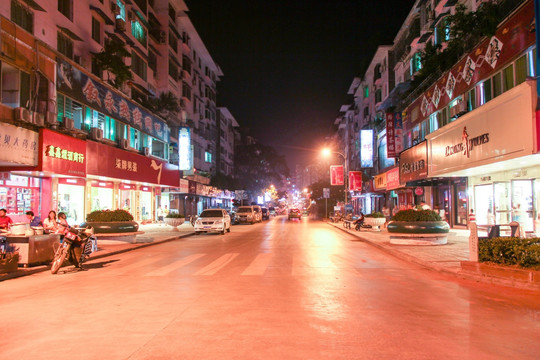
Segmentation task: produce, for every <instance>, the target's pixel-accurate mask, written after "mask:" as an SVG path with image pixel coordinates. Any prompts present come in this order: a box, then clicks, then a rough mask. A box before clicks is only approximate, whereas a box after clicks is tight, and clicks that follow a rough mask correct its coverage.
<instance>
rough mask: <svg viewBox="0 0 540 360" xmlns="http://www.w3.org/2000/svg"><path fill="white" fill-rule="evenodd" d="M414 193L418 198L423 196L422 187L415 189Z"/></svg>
mask: <svg viewBox="0 0 540 360" xmlns="http://www.w3.org/2000/svg"><path fill="white" fill-rule="evenodd" d="M414 193H415V194H416V195H418V196H420V195H424V188H423V187H420V186H419V187H417V188H416V189H414Z"/></svg>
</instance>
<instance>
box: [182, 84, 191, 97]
mask: <svg viewBox="0 0 540 360" xmlns="http://www.w3.org/2000/svg"><path fill="white" fill-rule="evenodd" d="M182 97H185V98H186V99H188V100H189V101H191V88H190V87H189V85H188V84H186V83H182Z"/></svg>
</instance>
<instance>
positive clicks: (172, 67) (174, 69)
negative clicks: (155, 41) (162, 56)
mask: <svg viewBox="0 0 540 360" xmlns="http://www.w3.org/2000/svg"><path fill="white" fill-rule="evenodd" d="M169 75H170V76H171V77H172V78H173V79H174V80H177V79H178V65H176V63H175V62H174V60H173V59H172V58H169Z"/></svg>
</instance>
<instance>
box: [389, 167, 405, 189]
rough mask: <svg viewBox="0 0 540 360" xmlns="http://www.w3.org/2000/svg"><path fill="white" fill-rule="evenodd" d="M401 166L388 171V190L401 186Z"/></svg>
mask: <svg viewBox="0 0 540 360" xmlns="http://www.w3.org/2000/svg"><path fill="white" fill-rule="evenodd" d="M400 185H401V184H400V182H399V168H393V169H392V170H388V171H387V172H386V190H394V189H397V188H399V187H400Z"/></svg>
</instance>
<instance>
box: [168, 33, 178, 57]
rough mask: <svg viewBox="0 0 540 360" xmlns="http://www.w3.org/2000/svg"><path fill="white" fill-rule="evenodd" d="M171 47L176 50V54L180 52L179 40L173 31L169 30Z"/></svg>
mask: <svg viewBox="0 0 540 360" xmlns="http://www.w3.org/2000/svg"><path fill="white" fill-rule="evenodd" d="M169 46H170V47H171V49H173V50H174V52H175V53H177V52H178V38H177V37H176V35H174V33H173V32H172V31H171V30H169Z"/></svg>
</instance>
